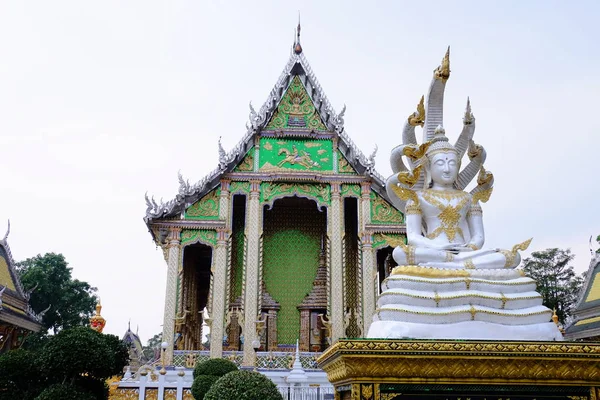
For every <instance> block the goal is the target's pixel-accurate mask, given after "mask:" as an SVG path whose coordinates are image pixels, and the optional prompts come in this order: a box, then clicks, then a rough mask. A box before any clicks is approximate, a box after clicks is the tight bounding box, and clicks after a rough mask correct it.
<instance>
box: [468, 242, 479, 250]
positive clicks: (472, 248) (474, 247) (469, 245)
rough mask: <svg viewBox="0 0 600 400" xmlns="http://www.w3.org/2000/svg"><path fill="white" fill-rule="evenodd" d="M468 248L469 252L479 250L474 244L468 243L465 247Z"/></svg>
mask: <svg viewBox="0 0 600 400" xmlns="http://www.w3.org/2000/svg"><path fill="white" fill-rule="evenodd" d="M467 247H468V248H470V249H471V250H479V247H477V246H476V245H475V244H473V243H469V244H468V245H467Z"/></svg>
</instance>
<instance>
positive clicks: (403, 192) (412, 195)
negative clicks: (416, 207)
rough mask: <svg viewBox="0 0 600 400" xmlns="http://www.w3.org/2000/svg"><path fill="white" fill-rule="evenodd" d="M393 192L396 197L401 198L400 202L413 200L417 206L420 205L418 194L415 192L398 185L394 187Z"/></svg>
mask: <svg viewBox="0 0 600 400" xmlns="http://www.w3.org/2000/svg"><path fill="white" fill-rule="evenodd" d="M392 190H393V192H394V193H395V194H396V196H398V197H399V198H400V200H403V201H408V200H412V201H413V202H415V203H416V204H419V198H418V197H417V193H416V192H415V191H414V190H410V189H405V188H403V187H400V186H398V185H392Z"/></svg>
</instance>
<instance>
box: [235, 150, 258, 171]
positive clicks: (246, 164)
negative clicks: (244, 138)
mask: <svg viewBox="0 0 600 400" xmlns="http://www.w3.org/2000/svg"><path fill="white" fill-rule="evenodd" d="M251 171H254V148H252V149H250V151H248V153H246V156H245V157H244V159H243V160H242V162H241V163H239V164H238V165H237V166H236V167H235V168H234V169H233V172H251Z"/></svg>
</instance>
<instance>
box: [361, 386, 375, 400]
mask: <svg viewBox="0 0 600 400" xmlns="http://www.w3.org/2000/svg"><path fill="white" fill-rule="evenodd" d="M361 394H362V400H373V385H362V393H361Z"/></svg>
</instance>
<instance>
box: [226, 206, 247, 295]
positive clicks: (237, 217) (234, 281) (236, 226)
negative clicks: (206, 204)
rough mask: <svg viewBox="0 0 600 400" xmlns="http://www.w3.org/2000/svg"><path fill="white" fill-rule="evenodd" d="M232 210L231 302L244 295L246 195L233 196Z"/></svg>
mask: <svg viewBox="0 0 600 400" xmlns="http://www.w3.org/2000/svg"><path fill="white" fill-rule="evenodd" d="M232 210H233V216H232V220H231V276H230V285H231V291H230V292H229V293H230V297H229V301H230V302H233V301H235V300H236V299H237V298H238V297H239V296H241V295H242V285H243V279H244V224H245V217H246V199H245V197H244V196H240V195H234V196H233V207H232Z"/></svg>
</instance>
